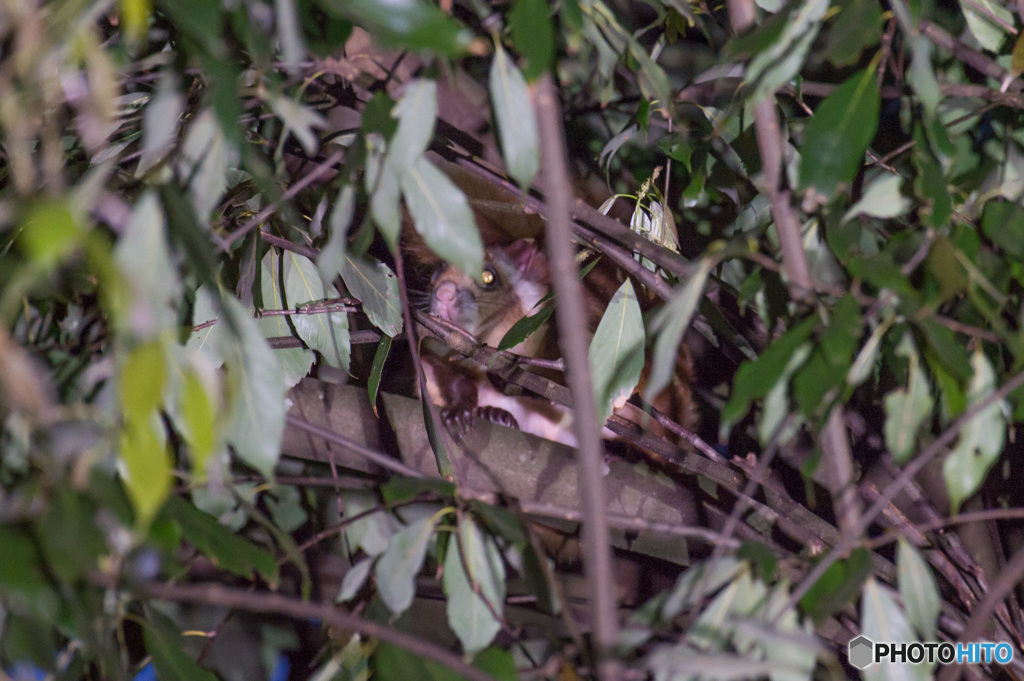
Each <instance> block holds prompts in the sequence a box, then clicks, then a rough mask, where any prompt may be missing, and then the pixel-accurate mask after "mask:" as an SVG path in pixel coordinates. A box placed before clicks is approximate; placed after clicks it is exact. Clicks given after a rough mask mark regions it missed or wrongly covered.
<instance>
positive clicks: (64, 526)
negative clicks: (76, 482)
mask: <svg viewBox="0 0 1024 681" xmlns="http://www.w3.org/2000/svg"><path fill="white" fill-rule="evenodd" d="M40 501H41V500H40ZM40 510H43V511H44V512H45V515H43V517H42V518H40V519H39V520H38V522H37V525H36V528H35V529H36V535H37V539H38V541H39V543H40V545H41V546H42V549H43V555H44V556H45V557H46V563H47V565H46V568H47V570H48V571H52V572H53V574H54V575H55V576H56V577H57V578H58V579H60V580H61V581H63V582H68V583H70V582H75V581H77V580H79V579H83V578H85V577H86V576H87V575H90V574H91V573H93V572H95V571H96V570H98V569H100V568H101V565H100V560H101V556H104V555H106V554H108V552H109V550H110V549H108V548H107V544H106V542H105V541H104V536H103V532H102V531H101V530H100V527H99V525H97V523H96V519H97V513H98V511H99V509H98V508H97V506H96V504H95V503H93V501H92V500H91V499H89V498H88V497H86V496H84V495H83V494H79V493H77V492H74V491H72V489H71V487H70V486H69V485H64V486H62V487H59V488H57V489H55V490H54V492H53V498H52V499H50V502H49V504H47V506H46V507H45V509H40ZM5 549H6V547H5ZM4 560H9V558H7V557H6V555H5V557H4ZM67 593H68V592H67V590H64V594H67ZM64 598H66V595H65V596H64ZM65 607H67V601H65Z"/></svg>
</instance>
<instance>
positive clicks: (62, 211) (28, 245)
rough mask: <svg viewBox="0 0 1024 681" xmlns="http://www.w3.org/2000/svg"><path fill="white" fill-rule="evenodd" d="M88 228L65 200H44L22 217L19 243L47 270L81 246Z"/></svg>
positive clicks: (26, 252) (30, 256)
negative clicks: (78, 219)
mask: <svg viewBox="0 0 1024 681" xmlns="http://www.w3.org/2000/svg"><path fill="white" fill-rule="evenodd" d="M83 235H84V231H83V230H82V227H81V226H80V225H79V224H78V221H77V220H76V219H75V217H74V216H73V215H72V214H71V208H70V207H69V206H68V205H67V204H66V203H64V202H58V201H40V202H39V203H36V204H35V205H33V206H32V207H31V208H30V209H29V211H28V213H26V215H25V217H24V219H23V220H22V226H21V232H20V233H19V234H18V243H19V244H20V245H21V248H22V249H23V250H24V251H25V255H27V256H28V257H29V258H31V259H32V260H35V261H36V263H38V264H39V265H40V266H41V267H42V268H43V269H50V268H51V267H53V266H55V265H56V264H57V263H59V262H60V261H61V260H62V259H63V258H65V257H66V256H67V255H69V254H70V253H71V252H72V251H74V250H75V249H76V248H78V245H79V243H80V242H81V240H82V237H83Z"/></svg>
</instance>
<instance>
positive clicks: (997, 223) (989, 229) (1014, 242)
mask: <svg viewBox="0 0 1024 681" xmlns="http://www.w3.org/2000/svg"><path fill="white" fill-rule="evenodd" d="M981 231H982V232H984V234H985V236H987V237H988V238H989V239H990V240H991V241H992V243H994V244H995V245H996V246H998V247H999V248H1001V249H1003V250H1004V251H1006V253H1007V254H1009V255H1011V256H1013V257H1014V258H1016V259H1024V208H1022V207H1021V206H1020V204H1018V203H1017V202H1016V201H1002V200H993V201H987V202H986V203H985V209H984V211H983V212H982V214H981Z"/></svg>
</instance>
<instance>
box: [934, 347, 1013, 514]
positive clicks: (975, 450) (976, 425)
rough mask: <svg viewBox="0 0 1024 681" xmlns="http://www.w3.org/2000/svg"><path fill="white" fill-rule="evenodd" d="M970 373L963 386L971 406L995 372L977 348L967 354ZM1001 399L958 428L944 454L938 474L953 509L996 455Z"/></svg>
mask: <svg viewBox="0 0 1024 681" xmlns="http://www.w3.org/2000/svg"><path fill="white" fill-rule="evenodd" d="M971 369H972V370H973V374H972V376H971V379H970V381H969V383H968V385H967V404H968V405H974V404H977V403H978V402H980V401H981V400H983V399H985V398H986V397H987V396H989V395H991V394H992V393H993V392H994V391H995V389H996V375H995V372H994V371H993V370H992V365H991V364H990V363H989V361H988V358H987V357H986V356H985V353H984V352H983V351H982V350H980V349H978V350H975V351H974V355H973V356H972V357H971ZM1007 409H1008V407H1007V405H1006V404H1005V401H1004V400H996V401H995V402H993V403H992V404H990V405H989V406H987V407H985V408H984V409H982V410H981V411H980V412H978V413H977V414H975V415H974V418H972V419H971V420H970V421H968V422H967V423H966V424H965V425H964V427H963V428H962V429H961V430H960V438H959V440H957V443H956V447H954V448H953V451H951V452H950V453H949V455H948V456H947V457H946V461H945V462H944V463H943V465H942V474H943V477H944V478H945V480H946V490H947V491H948V492H949V500H950V504H951V506H952V508H953V511H954V512H956V511H958V510H959V508H960V505H961V504H962V503H963V502H964V500H965V499H967V498H968V497H970V496H971V495H972V494H974V493H975V492H977V491H978V488H979V487H981V483H982V482H984V481H985V477H986V476H987V475H988V471H989V469H990V468H991V467H992V464H994V463H995V462H996V460H997V459H998V458H999V454H1000V452H1002V450H1003V442H1004V441H1005V439H1006V420H1005V418H1004V417H1003V412H1004V411H1005V410H1007Z"/></svg>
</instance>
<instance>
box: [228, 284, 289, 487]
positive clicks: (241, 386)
mask: <svg viewBox="0 0 1024 681" xmlns="http://www.w3.org/2000/svg"><path fill="white" fill-rule="evenodd" d="M221 305H222V310H223V313H224V317H225V319H224V320H222V321H225V322H227V323H228V324H229V325H230V329H231V331H232V333H229V334H224V335H222V336H221V337H220V348H219V350H220V354H221V356H222V357H223V358H224V363H225V364H226V365H227V381H228V386H229V393H230V395H231V402H230V404H229V406H228V411H227V424H226V427H227V440H228V442H229V443H230V444H231V445H232V446H233V447H234V449H235V452H236V453H237V454H238V456H239V458H241V459H242V460H243V461H245V462H246V463H247V464H249V465H250V466H252V467H253V468H255V469H256V470H258V471H259V472H260V473H262V474H263V475H264V476H265V477H268V478H270V477H272V476H273V472H274V466H276V465H277V460H278V458H279V457H280V455H281V436H282V435H283V434H284V417H285V400H284V398H285V393H286V391H287V388H286V386H285V382H284V371H283V370H282V368H281V364H280V362H279V360H278V358H277V356H276V355H275V354H274V351H273V350H271V349H270V346H268V345H267V342H266V340H264V338H263V335H262V334H261V333H260V330H259V327H258V326H257V325H256V322H255V320H253V319H252V317H250V316H249V314H248V313H247V312H246V310H245V309H244V308H243V307H242V305H241V303H239V302H238V301H237V300H236V299H235V298H233V297H231V296H224V297H223V298H222V302H221Z"/></svg>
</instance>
